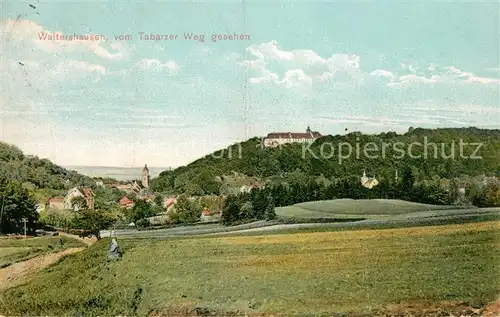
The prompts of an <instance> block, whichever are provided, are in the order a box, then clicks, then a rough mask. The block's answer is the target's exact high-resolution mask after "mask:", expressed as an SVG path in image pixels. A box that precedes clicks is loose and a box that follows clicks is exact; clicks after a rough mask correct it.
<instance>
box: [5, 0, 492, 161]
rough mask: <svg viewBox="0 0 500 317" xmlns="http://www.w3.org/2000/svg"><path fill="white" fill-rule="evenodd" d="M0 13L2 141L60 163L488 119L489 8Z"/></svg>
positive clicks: (184, 154) (101, 8)
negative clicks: (289, 135) (290, 135)
mask: <svg viewBox="0 0 500 317" xmlns="http://www.w3.org/2000/svg"><path fill="white" fill-rule="evenodd" d="M30 4H31V5H32V6H30ZM1 6H2V8H1V10H0V14H1V21H0V29H1V32H2V35H1V63H0V76H1V83H2V84H1V89H2V91H1V98H0V140H2V141H4V142H8V143H12V144H15V145H16V146H18V147H20V148H21V149H22V150H23V151H25V153H28V154H34V155H37V156H39V157H43V158H48V159H50V160H52V161H53V162H55V163H56V164H59V165H93V166H122V167H132V166H143V165H144V164H148V166H162V167H163V166H174V167H175V166H181V165H185V164H188V163H189V162H191V161H193V160H195V159H197V158H199V157H201V156H204V155H207V154H209V153H212V152H213V151H216V150H218V149H221V148H225V147H227V146H229V145H231V144H233V143H236V142H241V141H244V140H246V139H248V138H251V137H254V136H261V137H262V136H265V135H267V134H268V133H271V132H289V131H291V132H303V131H305V129H306V128H307V126H310V127H311V129H312V130H315V131H319V132H320V133H322V134H324V135H326V134H343V133H344V130H345V128H348V131H361V132H363V133H379V132H387V131H395V132H398V133H403V132H406V131H407V130H408V128H409V127H410V126H412V127H424V128H436V127H468V126H476V127H483V128H499V127H500V95H499V87H500V69H499V39H500V34H499V33H500V26H499V11H500V5H499V3H498V2H458V1H454V2H429V1H425V2H424V1H420V2H417V1H411V2H403V1H397V2H396V1H393V2H381V1H377V2H375V1H373V2H369V1H363V2H361V1H356V2H354V1H353V2H340V1H339V2H293V1H287V2H285V1H260V2H256V1H244V2H243V1H234V2H224V3H215V2H194V1H193V2H180V1H170V2H165V1H163V2H159V1H128V2H127V1H102V0H101V1H78V2H77V1H50V2H45V1H43V0H40V1H37V0H32V1H31V2H22V3H21V2H19V1H6V2H3V3H2V4H1ZM140 32H142V33H140ZM150 34H153V35H154V38H162V39H154V40H151V39H146V35H150ZM234 34H237V35H238V38H234ZM61 35H62V36H65V38H64V39H54V37H56V36H59V38H60V37H61ZM75 35H76V37H75ZM89 35H98V36H96V37H94V38H92V37H89ZM157 35H160V36H158V37H157ZM169 35H172V36H171V37H170V38H172V37H173V38H174V39H169ZM175 35H177V38H175ZM194 35H197V39H194ZM201 35H204V40H203V41H201V40H200V36H201ZM224 35H226V39H225V40H224ZM227 35H231V36H233V38H229V37H228V36H227ZM242 35H243V36H242ZM71 36H72V37H73V38H71ZM80 36H87V37H86V38H85V37H80ZM101 36H102V37H101ZM213 36H215V41H213V40H212V39H213ZM188 37H190V39H189V38H188ZM218 37H220V38H221V39H218ZM96 38H97V40H96Z"/></svg>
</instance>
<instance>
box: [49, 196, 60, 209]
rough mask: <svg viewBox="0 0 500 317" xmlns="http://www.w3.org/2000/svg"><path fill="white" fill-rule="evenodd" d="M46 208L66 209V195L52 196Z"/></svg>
mask: <svg viewBox="0 0 500 317" xmlns="http://www.w3.org/2000/svg"><path fill="white" fill-rule="evenodd" d="M46 209H56V210H63V209H64V197H52V198H50V199H49V200H48V201H47V203H46Z"/></svg>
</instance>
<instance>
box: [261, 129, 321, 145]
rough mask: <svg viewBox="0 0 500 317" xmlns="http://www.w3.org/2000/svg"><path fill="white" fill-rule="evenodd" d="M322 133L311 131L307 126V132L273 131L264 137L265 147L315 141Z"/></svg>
mask: <svg viewBox="0 0 500 317" xmlns="http://www.w3.org/2000/svg"><path fill="white" fill-rule="evenodd" d="M321 136H322V135H321V134H320V133H319V132H317V131H311V129H310V128H309V127H307V130H306V132H305V133H304V132H273V133H269V134H268V135H267V137H266V138H265V139H264V147H277V146H280V145H283V144H287V143H306V142H310V143H312V142H314V141H315V140H316V139H317V138H320V137H321Z"/></svg>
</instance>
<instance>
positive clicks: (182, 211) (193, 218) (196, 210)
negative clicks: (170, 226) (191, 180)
mask: <svg viewBox="0 0 500 317" xmlns="http://www.w3.org/2000/svg"><path fill="white" fill-rule="evenodd" d="M200 215H201V205H200V204H199V203H197V202H194V201H193V202H192V201H190V200H189V199H188V198H187V197H186V195H180V196H179V197H178V198H177V203H176V204H175V213H174V214H173V215H172V221H173V222H174V223H192V222H197V221H198V220H199V219H200Z"/></svg>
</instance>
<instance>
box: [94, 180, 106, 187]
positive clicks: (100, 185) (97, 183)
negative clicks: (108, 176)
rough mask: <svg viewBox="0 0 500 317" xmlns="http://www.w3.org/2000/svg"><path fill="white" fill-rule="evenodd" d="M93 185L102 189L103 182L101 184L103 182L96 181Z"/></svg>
mask: <svg viewBox="0 0 500 317" xmlns="http://www.w3.org/2000/svg"><path fill="white" fill-rule="evenodd" d="M95 185H96V186H97V187H104V182H103V181H96V182H95Z"/></svg>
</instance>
